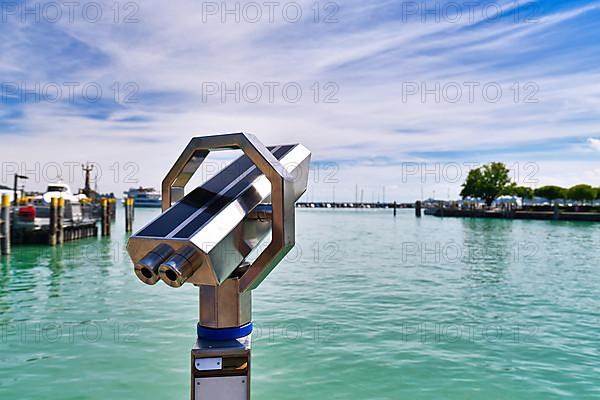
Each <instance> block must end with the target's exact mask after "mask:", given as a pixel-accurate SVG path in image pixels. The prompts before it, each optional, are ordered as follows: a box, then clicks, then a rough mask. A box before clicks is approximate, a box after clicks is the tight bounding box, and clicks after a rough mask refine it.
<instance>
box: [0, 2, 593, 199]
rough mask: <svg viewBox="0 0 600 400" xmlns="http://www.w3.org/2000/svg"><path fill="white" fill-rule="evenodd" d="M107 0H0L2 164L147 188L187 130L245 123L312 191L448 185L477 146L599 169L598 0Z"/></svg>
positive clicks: (481, 155)
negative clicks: (285, 146)
mask: <svg viewBox="0 0 600 400" xmlns="http://www.w3.org/2000/svg"><path fill="white" fill-rule="evenodd" d="M114 3H115V2H114V1H112V0H111V1H107V2H94V3H93V4H92V3H90V2H82V3H78V5H77V6H76V7H75V8H74V9H73V10H72V11H71V12H70V11H69V8H67V6H66V5H65V3H63V2H60V1H59V2H31V1H29V2H27V4H26V5H25V4H24V3H22V2H16V3H15V2H4V1H2V2H0V4H1V7H0V8H1V11H2V15H1V16H0V33H1V34H2V38H3V40H2V41H1V42H0V54H1V55H2V57H0V82H1V83H2V85H1V86H0V95H1V98H0V160H1V161H2V162H3V164H2V165H3V167H2V171H0V172H1V173H0V181H3V182H4V183H8V181H9V180H10V173H11V171H13V169H14V167H15V165H17V167H18V168H19V169H20V170H21V171H22V172H27V171H30V173H31V174H32V175H34V177H33V179H32V180H31V182H30V183H29V185H30V188H32V189H40V188H42V187H43V186H44V185H45V183H46V181H47V180H51V179H50V178H51V177H53V176H55V175H56V174H55V173H54V172H50V171H49V170H50V169H51V168H50V167H48V166H49V165H50V166H52V168H54V166H55V164H58V165H60V166H62V168H65V170H64V171H61V175H63V178H65V180H68V181H69V180H70V181H71V183H72V184H73V186H75V187H78V186H79V185H80V184H81V176H80V175H79V174H75V175H74V176H73V177H70V178H72V179H69V177H68V175H69V174H67V171H66V167H64V164H65V163H74V162H78V163H79V162H84V161H91V162H94V163H97V165H98V168H99V170H101V171H102V176H101V177H100V178H99V182H98V185H99V189H101V190H104V191H115V192H121V191H123V190H124V189H126V188H128V187H129V186H133V185H134V183H135V182H139V184H142V185H150V186H158V185H159V183H160V181H161V179H162V177H163V175H164V174H165V172H166V170H167V169H168V168H169V166H170V163H171V162H172V161H174V160H175V158H176V157H177V155H178V153H179V151H181V150H182V149H183V147H184V146H185V144H186V143H187V141H188V140H189V138H190V137H192V136H197V135H204V134H210V133H222V132H230V131H240V130H243V131H248V132H252V133H254V134H256V135H257V136H258V137H259V138H261V139H262V140H263V141H264V142H265V143H267V144H277V143H288V142H302V143H304V144H305V145H306V146H307V147H309V148H310V149H311V150H312V151H313V158H314V160H315V161H317V162H318V164H316V167H315V168H316V169H317V170H318V172H319V173H318V174H317V173H316V172H313V176H312V177H311V181H312V182H313V184H312V185H311V189H310V190H309V192H308V195H307V196H308V198H310V199H312V198H315V199H331V198H332V197H333V196H334V192H335V196H336V199H338V200H340V199H347V200H353V199H354V197H355V185H359V188H360V189H362V190H364V193H365V195H364V196H365V200H371V199H375V200H377V199H383V190H384V189H383V188H384V186H385V193H386V200H393V199H397V200H401V201H412V200H414V199H415V198H417V197H419V196H420V193H421V192H423V193H424V194H425V195H426V196H429V195H431V194H432V193H433V191H436V193H437V194H440V193H443V196H441V197H446V196H447V195H448V193H449V194H450V196H451V197H455V196H456V195H457V193H458V191H459V190H460V182H456V179H454V178H452V179H450V178H448V176H446V175H447V170H448V168H455V166H456V165H459V166H461V171H460V172H461V174H462V175H465V176H466V173H467V171H468V169H467V166H468V165H472V164H474V163H486V162H489V161H504V162H506V163H507V164H509V165H511V166H513V167H514V169H515V177H516V178H518V180H519V181H520V182H519V183H525V184H530V185H531V186H540V185H543V184H559V185H565V186H568V185H572V184H576V183H579V182H588V183H591V184H594V185H595V186H600V163H599V162H598V161H599V160H600V79H599V78H600V62H599V61H600V44H599V43H598V37H600V25H599V24H598V22H597V21H598V20H599V18H600V2H598V1H568V2H558V1H536V2H519V3H516V2H515V1H496V2H491V1H480V2H479V5H477V6H471V5H469V4H472V3H473V2H466V1H465V2H461V1H458V2H447V1H439V2H435V1H428V2H422V1H419V2H407V1H404V2H402V1H365V0H363V1H355V0H349V1H348V0H345V1H343V2H339V3H334V2H327V1H325V2H322V3H317V4H318V7H317V8H315V6H314V4H315V1H314V0H311V1H297V2H295V3H293V4H292V2H285V1H284V2H280V3H278V5H277V6H276V7H275V8H274V9H273V14H272V15H270V14H269V12H270V9H269V8H267V7H266V6H264V3H263V2H257V3H253V4H258V6H259V8H258V9H257V8H256V7H254V8H253V6H252V4H250V5H249V3H251V2H241V3H237V4H238V5H237V7H238V11H237V14H236V12H235V11H234V12H233V13H230V14H224V15H223V14H222V11H223V10H222V3H221V2H214V3H213V2H191V1H190V2H183V1H172V2H168V3H165V2H159V1H144V2H139V3H131V2H122V3H117V5H118V7H117V9H118V14H117V13H116V11H115V7H114ZM515 3H516V4H518V7H517V8H515V6H514V5H515ZM56 4H58V5H59V7H60V10H61V12H62V15H61V16H59V15H58V14H57V13H56V8H55V5H56ZM227 7H228V9H229V10H235V7H236V3H235V2H228V5H227ZM284 9H285V10H286V11H287V14H285V15H284V14H283V13H284V11H283V10H284ZM316 9H318V15H317V14H316ZM27 10H29V11H28V12H27ZM257 10H260V11H261V12H262V16H261V17H260V18H259V17H258V14H256V11H257ZM297 10H301V11H302V17H301V18H299V19H298V21H296V18H295V17H296V14H295V13H296V11H297ZM98 11H99V12H100V13H101V16H100V14H98V13H97V12H98ZM236 17H238V21H236V20H235V19H236ZM271 17H272V19H271ZM36 18H37V21H36ZM223 18H225V20H223ZM115 21H116V22H115ZM136 21H137V22H136ZM126 22H127V23H126ZM236 83H237V84H239V89H237V88H236ZM36 84H39V87H38V86H36ZM69 85H70V86H69ZM57 87H58V88H60V91H61V92H60V95H59V94H58V93H59V92H58V89H57ZM84 87H85V88H86V91H87V92H84V90H83V88H84ZM23 88H25V89H26V90H27V92H26V93H24V92H23V90H22V89H23ZM69 88H73V89H72V90H73V92H72V96H70V94H71V93H70V92H69V90H70V89H69ZM98 88H99V89H100V90H101V91H102V93H101V94H99V92H98ZM257 88H258V89H260V91H261V92H262V93H261V96H260V97H259V96H258V92H257V90H258V89H257ZM271 88H273V89H272V90H273V92H272V93H273V98H272V99H270V98H269V97H270V96H269V95H270V92H269V91H270V90H271ZM283 88H286V90H287V92H284V90H283ZM298 88H300V89H301V91H302V94H301V95H299V96H296V94H297V93H298V92H297V89H298ZM498 88H499V89H500V90H501V93H500V92H498ZM223 89H227V90H229V92H227V93H228V94H226V95H225V98H224V100H223V98H222V95H223V93H224V92H223ZM35 92H38V96H37V98H36V94H35ZM424 93H427V94H424ZM236 95H237V96H238V97H239V99H238V101H236V98H235V97H236ZM115 96H116V97H115ZM296 100H297V101H296ZM531 164H535V167H532V166H531ZM70 165H72V164H70ZM132 165H133V166H132ZM415 166H417V168H418V172H417V173H415V172H414V167H415ZM449 166H450V167H449ZM427 171H429V173H427ZM431 171H438V172H434V173H432V172H431ZM436 174H437V176H436ZM532 174H533V175H532ZM128 176H129V177H132V178H133V179H127V177H128ZM523 176H527V177H528V178H527V180H526V181H523ZM0 183H2V182H0ZM438 197H440V196H438Z"/></svg>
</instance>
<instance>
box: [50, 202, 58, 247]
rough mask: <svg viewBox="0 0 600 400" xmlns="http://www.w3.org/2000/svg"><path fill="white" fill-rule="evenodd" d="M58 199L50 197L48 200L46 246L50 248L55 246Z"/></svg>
mask: <svg viewBox="0 0 600 400" xmlns="http://www.w3.org/2000/svg"><path fill="white" fill-rule="evenodd" d="M57 208H58V198H56V197H52V198H51V199H50V226H49V229H48V244H49V245H50V246H56V239H57V238H56V236H57V232H56V231H57V219H58V210H57Z"/></svg>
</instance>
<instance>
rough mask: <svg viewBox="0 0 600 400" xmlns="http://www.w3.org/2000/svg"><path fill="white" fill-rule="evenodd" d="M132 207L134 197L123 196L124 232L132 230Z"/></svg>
mask: <svg viewBox="0 0 600 400" xmlns="http://www.w3.org/2000/svg"><path fill="white" fill-rule="evenodd" d="M133 207H134V199H133V198H130V197H127V198H125V232H133Z"/></svg>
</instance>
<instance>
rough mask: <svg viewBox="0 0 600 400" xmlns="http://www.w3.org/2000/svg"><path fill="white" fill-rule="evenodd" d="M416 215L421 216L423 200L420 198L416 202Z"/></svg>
mask: <svg viewBox="0 0 600 400" xmlns="http://www.w3.org/2000/svg"><path fill="white" fill-rule="evenodd" d="M415 216H417V217H419V218H420V217H421V200H418V201H417V202H416V203H415Z"/></svg>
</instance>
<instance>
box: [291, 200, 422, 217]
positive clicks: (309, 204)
mask: <svg viewBox="0 0 600 400" xmlns="http://www.w3.org/2000/svg"><path fill="white" fill-rule="evenodd" d="M296 207H299V208H368V209H371V208H391V209H393V210H394V214H395V213H396V209H398V208H414V204H412V203H398V202H396V201H394V202H391V203H381V202H379V203H373V202H371V203H352V202H331V201H317V202H315V201H311V202H298V203H296Z"/></svg>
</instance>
